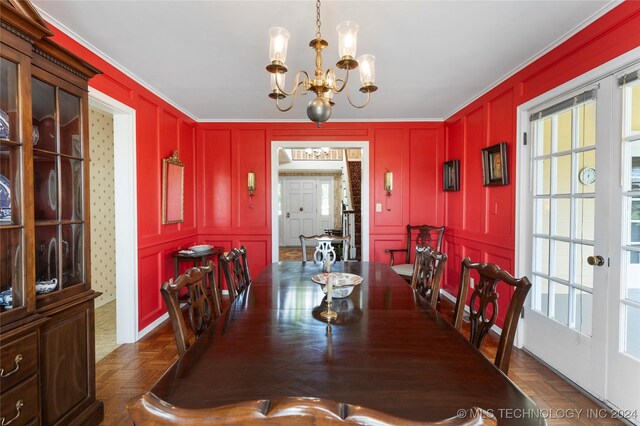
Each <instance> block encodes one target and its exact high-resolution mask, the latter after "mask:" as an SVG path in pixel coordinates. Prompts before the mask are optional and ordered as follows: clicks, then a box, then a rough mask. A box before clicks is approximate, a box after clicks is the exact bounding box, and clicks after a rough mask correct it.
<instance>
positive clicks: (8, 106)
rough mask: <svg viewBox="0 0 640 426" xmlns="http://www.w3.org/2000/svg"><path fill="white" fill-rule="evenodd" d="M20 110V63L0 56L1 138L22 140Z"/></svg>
mask: <svg viewBox="0 0 640 426" xmlns="http://www.w3.org/2000/svg"><path fill="white" fill-rule="evenodd" d="M18 110H19V109H18V65H17V64H16V63H14V62H11V61H9V60H7V59H5V58H0V139H10V140H12V141H16V142H20V141H19V140H18V139H19V137H20V136H19V132H18Z"/></svg>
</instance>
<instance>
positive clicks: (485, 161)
mask: <svg viewBox="0 0 640 426" xmlns="http://www.w3.org/2000/svg"><path fill="white" fill-rule="evenodd" d="M482 180H483V185H484V186H498V185H508V184H509V167H508V164H507V143H506V142H500V143H498V144H495V145H492V146H490V147H487V148H482Z"/></svg>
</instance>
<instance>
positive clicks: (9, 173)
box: [0, 143, 22, 225]
mask: <svg viewBox="0 0 640 426" xmlns="http://www.w3.org/2000/svg"><path fill="white" fill-rule="evenodd" d="M20 163H21V158H20V147H19V146H16V145H8V144H7V145H5V144H2V143H0V225H20V224H21V223H22V218H21V215H20V206H21V205H22V202H21V201H22V200H21V199H20V193H21V191H20V189H21V185H22V183H21V182H20V176H21V174H20Z"/></svg>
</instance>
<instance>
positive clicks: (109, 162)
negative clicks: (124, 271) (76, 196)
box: [89, 108, 116, 306]
mask: <svg viewBox="0 0 640 426" xmlns="http://www.w3.org/2000/svg"><path fill="white" fill-rule="evenodd" d="M89 136H90V140H89V149H90V152H91V154H90V155H91V157H90V158H91V179H90V189H91V287H92V288H93V289H94V290H95V291H99V292H101V293H102V296H100V297H98V298H97V299H96V306H100V305H103V304H105V303H107V302H110V301H111V300H114V299H115V298H116V232H115V215H114V210H115V208H114V207H115V198H114V184H113V166H114V165H113V117H112V116H111V115H109V114H104V113H103V112H102V111H99V110H95V109H93V108H90V109H89Z"/></svg>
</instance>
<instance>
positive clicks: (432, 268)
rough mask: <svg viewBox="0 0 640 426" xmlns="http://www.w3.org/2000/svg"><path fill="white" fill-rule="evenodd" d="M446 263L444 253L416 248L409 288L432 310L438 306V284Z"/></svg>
mask: <svg viewBox="0 0 640 426" xmlns="http://www.w3.org/2000/svg"><path fill="white" fill-rule="evenodd" d="M446 263H447V255H446V254H445V253H438V252H435V251H433V250H432V249H431V247H428V246H427V247H422V246H417V247H416V257H415V261H414V263H413V276H412V277H411V287H412V288H413V289H414V290H415V291H416V292H417V293H418V294H419V295H420V296H422V297H423V298H424V299H426V300H427V302H428V303H429V304H430V305H431V307H432V308H433V309H436V308H437V305H438V296H439V295H440V284H441V281H442V274H443V272H444V267H445V264H446Z"/></svg>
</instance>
